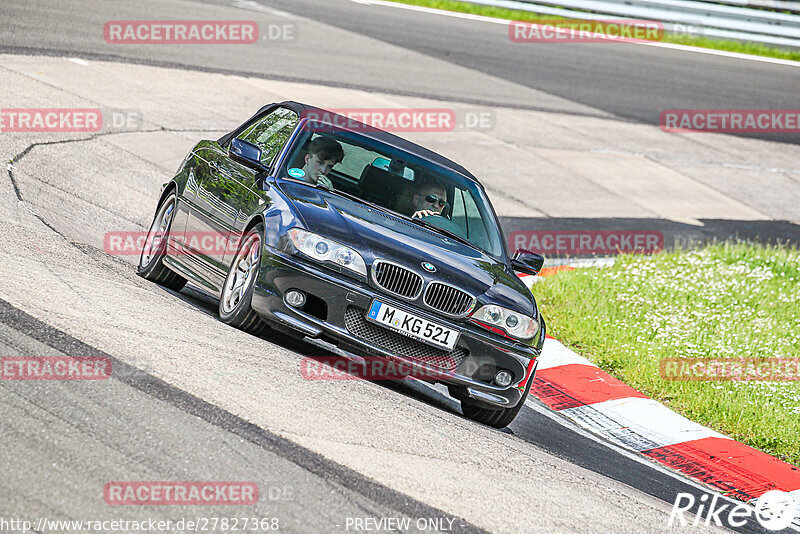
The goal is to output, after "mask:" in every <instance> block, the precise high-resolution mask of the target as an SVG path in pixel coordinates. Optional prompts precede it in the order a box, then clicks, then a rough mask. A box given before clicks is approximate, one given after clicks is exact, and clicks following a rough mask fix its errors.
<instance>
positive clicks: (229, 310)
mask: <svg viewBox="0 0 800 534" xmlns="http://www.w3.org/2000/svg"><path fill="white" fill-rule="evenodd" d="M263 235H264V227H263V226H262V225H261V224H258V225H256V226H254V227H253V228H251V229H250V230H248V231H247V232H245V234H244V236H242V239H241V241H240V243H239V248H238V250H237V251H236V256H234V258H233V261H232V262H231V268H230V269H229V270H228V275H227V276H226V277H225V283H224V284H223V286H222V295H221V296H220V299H219V318H220V320H222V322H223V323H226V324H229V325H231V326H233V327H236V328H239V329H240V330H244V331H245V332H249V333H250V334H253V335H256V336H258V335H261V334H263V333H264V332H265V331H267V330H268V329H269V326H268V325H267V324H266V323H264V321H262V320H261V317H260V316H259V315H258V314H257V313H256V312H255V311H254V310H253V308H252V307H251V302H252V300H253V288H254V287H255V281H256V278H258V271H259V269H260V267H261V250H262V248H263V237H262V236H263Z"/></svg>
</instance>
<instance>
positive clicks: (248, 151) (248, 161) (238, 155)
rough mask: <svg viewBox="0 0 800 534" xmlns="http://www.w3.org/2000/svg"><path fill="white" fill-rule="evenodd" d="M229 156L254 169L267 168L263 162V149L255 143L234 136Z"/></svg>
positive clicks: (261, 169)
mask: <svg viewBox="0 0 800 534" xmlns="http://www.w3.org/2000/svg"><path fill="white" fill-rule="evenodd" d="M228 156H230V158H231V159H232V160H234V161H238V162H239V163H241V164H242V165H247V166H248V167H250V168H252V169H256V170H259V171H263V170H266V167H264V166H263V165H262V164H261V149H260V148H258V147H257V146H256V145H254V144H253V143H248V142H247V141H243V140H241V139H239V138H234V139H233V140H231V146H230V148H229V149H228Z"/></svg>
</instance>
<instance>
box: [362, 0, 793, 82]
mask: <svg viewBox="0 0 800 534" xmlns="http://www.w3.org/2000/svg"><path fill="white" fill-rule="evenodd" d="M350 1H351V2H353V3H355V4H364V5H371V6H382V7H393V8H395V9H405V10H408V11H417V12H419V13H429V14H433V15H441V16H445V17H453V18H457V19H466V20H474V21H478V22H488V23H491V24H504V25H508V24H509V23H510V22H511V21H510V20H507V19H498V18H494V17H486V16H484V15H471V14H469V13H457V12H455V11H446V10H444V9H434V8H431V7H422V6H412V5H408V4H400V3H396V2H385V1H383V0H350ZM625 44H631V45H641V46H654V47H656V48H668V49H670V50H680V51H682V52H695V53H697V54H708V55H711V56H721V57H727V58H732V59H743V60H747V61H758V62H761V63H772V64H774V65H784V66H787V67H800V61H791V60H788V59H778V58H773V57H764V56H753V55H750V54H740V53H738V52H726V51H724V50H712V49H710V48H700V47H697V46H687V45H679V44H672V43H659V42H631V43H625Z"/></svg>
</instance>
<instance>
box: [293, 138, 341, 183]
mask: <svg viewBox="0 0 800 534" xmlns="http://www.w3.org/2000/svg"><path fill="white" fill-rule="evenodd" d="M343 159H344V150H343V149H342V145H340V144H339V143H338V142H337V141H335V140H333V139H331V138H330V137H317V138H316V139H314V140H313V141H311V144H309V145H308V154H306V155H305V165H303V172H304V173H305V176H304V177H303V180H305V181H306V182H308V183H311V184H322V185H324V186H325V187H330V188H331V189H333V182H331V180H330V178H328V176H327V174H328V173H329V172H331V169H332V168H333V166H334V165H336V164H337V163H341V162H342V160H343Z"/></svg>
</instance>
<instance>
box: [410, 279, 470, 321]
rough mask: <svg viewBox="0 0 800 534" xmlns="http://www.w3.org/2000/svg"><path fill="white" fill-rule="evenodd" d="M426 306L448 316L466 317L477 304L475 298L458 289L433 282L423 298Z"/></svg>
mask: <svg viewBox="0 0 800 534" xmlns="http://www.w3.org/2000/svg"><path fill="white" fill-rule="evenodd" d="M423 300H424V301H425V304H427V305H428V306H430V307H431V308H433V309H434V310H439V311H440V312H443V313H446V314H448V315H464V314H466V313H467V312H468V311H470V309H471V308H472V306H473V305H474V304H475V297H473V296H472V295H470V294H469V293H466V292H464V291H461V290H460V289H458V288H455V287H453V286H449V285H447V284H443V283H441V282H431V283H430V285H428V289H427V290H426V291H425V297H424V298H423Z"/></svg>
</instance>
